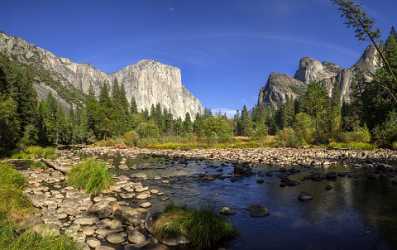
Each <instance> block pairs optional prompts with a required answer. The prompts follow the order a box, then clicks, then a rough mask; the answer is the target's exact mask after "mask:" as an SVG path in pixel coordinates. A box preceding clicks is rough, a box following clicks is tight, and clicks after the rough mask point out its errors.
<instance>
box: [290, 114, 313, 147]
mask: <svg viewBox="0 0 397 250" xmlns="http://www.w3.org/2000/svg"><path fill="white" fill-rule="evenodd" d="M294 130H295V133H296V135H297V136H298V137H299V138H302V139H303V140H304V141H305V142H306V143H307V144H313V143H314V140H315V136H316V128H315V124H314V121H313V119H312V118H311V117H310V115H308V114H306V113H298V114H296V116H295V124H294Z"/></svg>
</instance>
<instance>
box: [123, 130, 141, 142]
mask: <svg viewBox="0 0 397 250" xmlns="http://www.w3.org/2000/svg"><path fill="white" fill-rule="evenodd" d="M138 139H139V138H138V134H137V133H135V132H134V131H129V132H127V133H125V134H124V135H123V142H124V143H125V145H127V146H136V144H137V142H138Z"/></svg>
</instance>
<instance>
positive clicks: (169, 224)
mask: <svg viewBox="0 0 397 250" xmlns="http://www.w3.org/2000/svg"><path fill="white" fill-rule="evenodd" d="M154 232H155V235H156V236H157V237H159V238H163V239H166V238H173V237H176V236H180V235H183V236H185V237H186V238H188V239H189V240H190V242H191V243H190V244H191V247H192V248H194V249H212V248H214V247H216V246H217V244H219V243H220V242H221V241H223V240H226V239H229V238H231V237H233V236H235V235H236V233H237V232H236V230H235V229H234V227H233V225H232V224H231V223H229V222H227V221H226V219H225V218H223V217H221V216H219V215H217V214H216V213H214V212H213V211H211V210H209V209H200V210H196V209H189V208H185V207H176V206H170V207H168V208H166V210H165V211H164V213H163V214H161V215H160V217H159V218H158V219H157V220H156V221H155V223H154Z"/></svg>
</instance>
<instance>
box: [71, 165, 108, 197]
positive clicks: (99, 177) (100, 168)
mask: <svg viewBox="0 0 397 250" xmlns="http://www.w3.org/2000/svg"><path fill="white" fill-rule="evenodd" d="M111 183H112V176H111V174H110V173H109V170H108V168H107V167H106V164H105V162H103V161H99V160H95V159H87V160H85V161H83V162H81V163H79V164H77V165H76V166H74V167H73V168H72V170H71V171H70V172H69V173H68V184H69V185H71V186H74V187H76V188H79V189H84V190H85V191H86V192H87V193H90V194H98V193H100V192H101V191H103V190H105V189H107V188H109V186H110V185H111Z"/></svg>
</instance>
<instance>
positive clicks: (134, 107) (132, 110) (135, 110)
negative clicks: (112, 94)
mask: <svg viewBox="0 0 397 250" xmlns="http://www.w3.org/2000/svg"><path fill="white" fill-rule="evenodd" d="M130 113H131V114H136V113H138V106H137V105H136V101H135V98H134V97H131V104H130Z"/></svg>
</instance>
